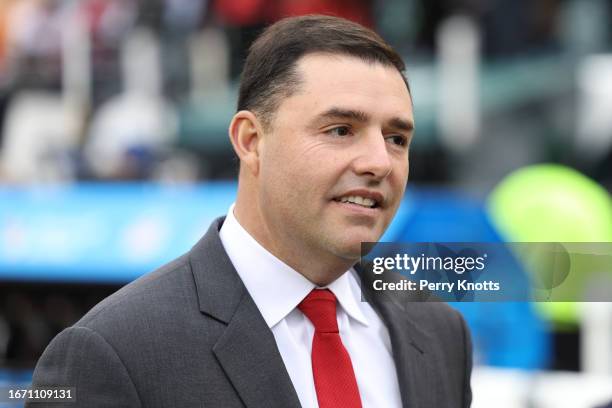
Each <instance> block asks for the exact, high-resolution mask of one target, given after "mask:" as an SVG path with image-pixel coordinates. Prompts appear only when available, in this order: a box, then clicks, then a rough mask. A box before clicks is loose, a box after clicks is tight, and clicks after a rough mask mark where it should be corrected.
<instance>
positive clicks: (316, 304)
mask: <svg viewBox="0 0 612 408" xmlns="http://www.w3.org/2000/svg"><path fill="white" fill-rule="evenodd" d="M298 309H300V310H301V311H302V313H304V314H305V315H306V317H307V318H308V320H310V321H311V323H312V324H313V326H314V327H315V331H316V332H319V333H338V321H337V320H336V296H335V295H334V294H333V293H332V292H331V291H330V290H329V289H314V290H313V291H312V292H310V293H309V294H308V296H306V297H305V298H304V300H302V301H301V302H300V304H299V305H298Z"/></svg>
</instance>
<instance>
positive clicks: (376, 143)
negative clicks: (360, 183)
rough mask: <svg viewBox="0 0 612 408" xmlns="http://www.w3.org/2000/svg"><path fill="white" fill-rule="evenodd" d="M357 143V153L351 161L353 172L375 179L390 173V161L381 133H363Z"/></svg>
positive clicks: (380, 178) (382, 177)
mask: <svg viewBox="0 0 612 408" xmlns="http://www.w3.org/2000/svg"><path fill="white" fill-rule="evenodd" d="M359 145H360V146H359V154H358V155H357V157H356V158H355V160H354V161H353V169H354V171H355V173H356V174H358V175H364V176H368V177H370V178H372V179H376V180H382V179H384V178H385V177H387V176H388V175H389V173H391V169H392V163H391V157H390V155H389V151H388V150H387V142H386V141H385V138H384V137H383V135H382V133H380V132H371V133H369V134H367V135H363V137H362V139H361V141H360V143H359Z"/></svg>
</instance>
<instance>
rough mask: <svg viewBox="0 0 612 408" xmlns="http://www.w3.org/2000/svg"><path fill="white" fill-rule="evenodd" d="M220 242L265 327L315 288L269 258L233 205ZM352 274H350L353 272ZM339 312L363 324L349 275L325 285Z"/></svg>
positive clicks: (356, 291)
mask: <svg viewBox="0 0 612 408" xmlns="http://www.w3.org/2000/svg"><path fill="white" fill-rule="evenodd" d="M219 235H220V238H221V242H222V243H223V247H224V248H225V251H226V252H227V255H228V256H229V258H230V260H231V261H232V264H233V265H234V267H235V268H236V271H237V272H238V275H239V276H240V279H242V282H243V283H244V285H245V287H246V288H247V290H248V291H249V294H250V295H251V297H252V298H253V301H254V302H255V304H256V305H257V308H258V309H259V311H260V312H261V314H262V316H263V318H264V320H265V321H266V323H267V325H268V327H270V328H272V327H274V326H275V325H276V324H278V323H279V322H280V321H281V320H283V319H284V318H285V317H286V316H287V315H288V314H289V313H290V312H291V311H292V310H293V309H295V308H296V307H297V305H298V304H299V303H300V302H301V301H302V299H304V298H305V297H306V296H307V295H308V294H309V293H310V291H312V290H313V289H315V288H316V285H315V284H314V283H312V282H311V281H309V280H308V279H306V278H305V277H304V276H303V275H302V274H300V273H299V272H297V271H296V270H294V269H293V268H291V267H290V266H289V265H287V264H285V263H284V262H283V261H281V260H280V259H278V258H277V257H275V256H274V255H272V254H271V253H270V252H269V251H268V250H267V249H265V248H264V247H263V246H261V244H259V242H257V241H256V240H255V238H253V237H252V236H251V234H249V233H248V232H247V231H246V230H245V229H244V228H243V227H242V225H240V223H239V222H238V220H237V219H236V217H235V216H234V204H232V206H231V207H230V209H229V210H228V212H227V216H226V218H225V221H224V222H223V226H222V227H221V230H220V231H219ZM353 272H354V271H353ZM326 288H327V289H329V290H331V291H332V292H333V293H334V295H335V296H336V298H337V299H338V303H339V304H340V305H341V307H342V309H344V311H345V312H346V313H347V314H348V315H349V316H350V317H352V318H353V319H355V320H357V321H358V322H360V323H362V324H364V325H367V324H368V320H367V318H366V317H365V315H364V313H363V311H362V309H361V307H362V306H361V305H360V302H359V301H358V299H360V297H361V290H360V287H359V284H358V282H357V279H356V277H355V275H354V274H353V273H344V274H342V276H340V277H339V278H338V279H336V280H335V281H333V282H332V283H331V284H329V285H328V286H327V287H326Z"/></svg>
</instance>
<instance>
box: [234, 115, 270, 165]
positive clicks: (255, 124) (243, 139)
mask: <svg viewBox="0 0 612 408" xmlns="http://www.w3.org/2000/svg"><path fill="white" fill-rule="evenodd" d="M229 136H230V141H231V142H232V146H233V147H234V151H235V152H236V154H237V155H238V157H239V158H240V162H241V165H242V166H244V167H246V168H247V169H248V170H249V171H250V172H252V173H253V174H257V173H258V172H259V156H260V149H261V144H262V136H263V128H262V126H261V123H260V122H259V120H258V119H257V117H256V116H255V114H253V112H251V111H247V110H242V111H239V112H237V113H236V114H235V115H234V117H233V118H232V122H231V123H230V126H229Z"/></svg>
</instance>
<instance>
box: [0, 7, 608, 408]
mask: <svg viewBox="0 0 612 408" xmlns="http://www.w3.org/2000/svg"><path fill="white" fill-rule="evenodd" d="M309 13H322V14H333V15H338V16H342V17H345V18H348V19H351V20H354V21H357V22H360V23H362V24H364V25H366V26H369V27H371V28H374V29H375V30H376V31H377V32H379V33H380V34H381V35H382V36H383V37H384V38H385V39H386V40H387V41H388V42H389V43H391V44H392V45H393V46H394V47H396V49H397V50H398V51H400V53H401V54H402V55H403V56H404V58H405V61H406V63H407V66H408V69H407V75H408V79H409V82H410V84H411V88H412V93H413V98H414V105H415V118H416V135H415V139H414V141H413V144H412V146H411V153H410V154H411V156H410V160H411V163H410V166H411V167H410V178H411V179H410V183H409V187H408V192H407V194H406V197H405V200H404V203H403V205H402V207H401V209H400V211H399V213H398V216H397V217H396V219H395V220H394V222H393V224H392V225H391V227H390V228H389V230H388V231H387V233H386V235H385V237H384V239H385V240H388V241H413V242H429V241H446V242H451V241H458V242H535V241H542V242H550V241H554V242H576V241H583V242H612V201H611V198H610V193H611V192H612V0H350V1H349V0H275V1H274V0H268V1H264V0H216V1H215V0H211V1H206V0H146V1H145V0H0V386H2V385H7V384H13V385H20V384H21V385H24V384H27V383H28V382H29V381H30V379H31V374H32V369H33V367H34V365H35V363H36V360H37V358H38V357H39V355H40V354H41V353H42V351H43V350H44V348H45V346H46V345H47V344H48V342H49V341H50V340H51V339H52V338H53V336H54V335H55V334H57V333H58V332H59V331H60V330H62V328H64V327H66V326H68V325H70V324H72V323H74V322H75V321H76V320H78V319H79V318H80V316H82V315H83V314H84V313H85V312H86V311H87V310H88V309H89V308H91V307H92V306H93V305H94V304H96V303H97V302H98V301H100V300H101V299H102V298H104V297H106V296H107V295H108V294H110V293H112V292H114V291H115V290H117V289H118V288H119V287H121V286H123V285H124V284H126V283H127V282H129V281H131V280H133V279H135V278H136V277H138V276H140V275H142V274H144V273H146V272H149V271H151V270H152V269H154V268H155V267H157V266H159V265H161V264H163V263H165V262H167V261H169V260H171V259H173V258H174V257H176V256H178V255H180V254H181V253H183V252H185V251H186V250H188V249H189V248H190V247H191V246H192V245H193V244H194V243H195V242H196V241H197V239H198V238H199V237H200V236H201V234H203V233H204V232H205V230H206V228H207V227H208V224H209V223H210V222H211V221H212V219H214V218H215V217H217V216H219V215H222V214H224V213H225V212H226V211H227V209H228V207H229V205H230V204H231V203H232V201H233V199H234V195H235V191H236V185H235V179H236V174H237V161H236V159H235V158H234V155H233V152H232V150H231V146H230V144H229V142H228V139H227V127H228V124H229V121H230V119H231V117H232V114H233V113H234V111H235V107H236V99H237V88H238V80H239V74H240V70H241V66H242V61H243V59H244V56H245V52H246V50H247V49H248V46H249V44H250V42H251V41H252V40H253V38H254V37H255V36H256V35H257V34H258V33H259V32H260V31H261V29H262V28H263V27H265V26H266V25H267V24H269V23H271V22H274V21H276V20H277V19H279V18H282V17H285V16H291V15H300V14H309ZM596 268H598V269H597V270H593V271H590V272H589V273H587V274H584V276H582V275H581V277H580V279H579V281H580V282H578V283H575V285H576V288H577V289H576V290H578V288H579V287H580V288H583V287H586V286H589V285H590V286H591V287H592V286H594V285H595V286H597V284H598V282H599V281H598V280H594V279H599V280H601V279H603V280H606V279H607V282H608V283H609V280H610V279H612V262H610V264H603V265H598V266H597V267H596ZM594 276H595V277H596V278H594ZM455 307H457V308H458V309H459V310H460V311H461V312H462V313H463V314H464V316H465V317H466V319H467V321H468V323H469V325H470V327H471V329H472V333H473V337H474V345H475V360H476V367H475V371H474V378H473V388H474V394H475V395H474V404H473V406H474V407H477V408H478V407H490V406H496V407H509V408H522V407H530V408H534V407H555V408H559V407H572V408H576V407H588V408H595V407H605V406H611V405H609V404H612V307H611V306H610V304H608V303H582V304H576V303H554V304H552V303H551V304H532V303H487V304H479V303H473V304H457V305H455ZM135 335H137V334H135ZM606 404H608V405H606ZM1 405H2V404H0V406H1Z"/></svg>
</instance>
